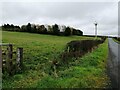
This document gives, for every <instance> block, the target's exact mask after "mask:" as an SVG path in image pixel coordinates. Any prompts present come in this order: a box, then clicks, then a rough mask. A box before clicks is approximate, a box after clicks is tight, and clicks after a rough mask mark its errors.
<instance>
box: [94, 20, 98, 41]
mask: <svg viewBox="0 0 120 90" xmlns="http://www.w3.org/2000/svg"><path fill="white" fill-rule="evenodd" d="M94 25H95V39H97V25H98V24H97V22H96V21H95V23H94Z"/></svg>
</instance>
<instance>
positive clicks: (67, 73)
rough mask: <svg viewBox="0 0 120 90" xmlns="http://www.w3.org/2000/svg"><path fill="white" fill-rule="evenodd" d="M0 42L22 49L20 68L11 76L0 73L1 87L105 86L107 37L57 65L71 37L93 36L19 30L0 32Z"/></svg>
mask: <svg viewBox="0 0 120 90" xmlns="http://www.w3.org/2000/svg"><path fill="white" fill-rule="evenodd" d="M2 35H3V39H2V42H3V43H13V44H15V48H16V47H23V49H24V70H23V71H21V72H19V73H18V74H16V75H14V76H11V77H10V76H9V75H8V74H7V73H5V74H4V75H3V88H106V87H108V86H109V83H110V81H109V78H108V76H107V74H106V61H107V55H108V45H107V40H106V41H105V43H103V44H100V45H99V46H98V48H96V49H94V50H93V51H92V52H91V53H89V52H88V53H87V54H86V55H84V56H83V57H82V58H77V59H76V58H71V59H69V62H68V63H64V64H63V65H61V66H59V67H58V68H54V67H51V66H52V61H55V60H58V61H59V60H60V59H61V58H60V57H59V55H60V54H61V53H63V52H64V49H65V45H66V44H67V43H68V42H70V41H72V40H87V39H89V40H93V39H94V37H84V36H70V37H65V36H52V35H41V34H31V33H25V32H24V33H22V32H7V31H3V32H2Z"/></svg>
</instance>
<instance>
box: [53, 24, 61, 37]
mask: <svg viewBox="0 0 120 90" xmlns="http://www.w3.org/2000/svg"><path fill="white" fill-rule="evenodd" d="M52 28H53V34H54V35H59V33H60V30H59V27H58V25H57V24H55V25H53V27H52Z"/></svg>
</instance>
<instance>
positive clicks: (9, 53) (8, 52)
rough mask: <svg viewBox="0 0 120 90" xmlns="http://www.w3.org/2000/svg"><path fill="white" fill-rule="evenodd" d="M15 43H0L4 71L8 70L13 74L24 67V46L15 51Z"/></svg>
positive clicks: (1, 66) (0, 56) (0, 55)
mask: <svg viewBox="0 0 120 90" xmlns="http://www.w3.org/2000/svg"><path fill="white" fill-rule="evenodd" d="M13 46H14V45H13V44H3V43H2V44H0V68H2V71H3V73H4V72H8V73H9V75H13V74H14V73H15V72H17V71H19V70H22V67H23V48H17V50H16V51H13Z"/></svg>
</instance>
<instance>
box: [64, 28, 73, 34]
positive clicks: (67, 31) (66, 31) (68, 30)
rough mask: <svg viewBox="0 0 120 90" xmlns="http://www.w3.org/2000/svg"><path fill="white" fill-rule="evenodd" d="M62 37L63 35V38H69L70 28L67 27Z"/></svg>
mask: <svg viewBox="0 0 120 90" xmlns="http://www.w3.org/2000/svg"><path fill="white" fill-rule="evenodd" d="M64 35H65V36H70V35H72V33H71V28H70V27H67V28H66V29H65V31H64Z"/></svg>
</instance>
